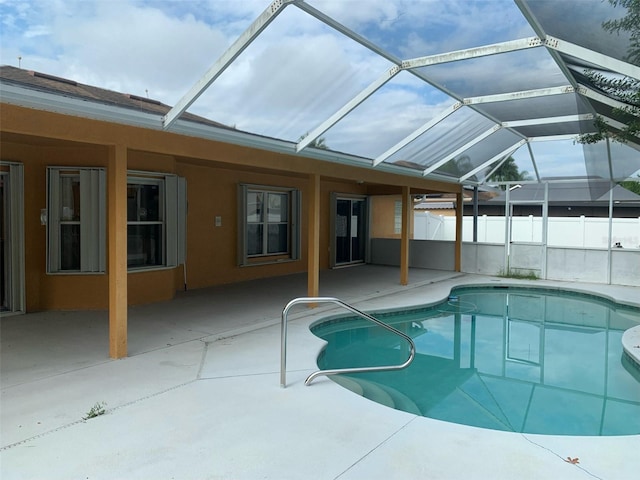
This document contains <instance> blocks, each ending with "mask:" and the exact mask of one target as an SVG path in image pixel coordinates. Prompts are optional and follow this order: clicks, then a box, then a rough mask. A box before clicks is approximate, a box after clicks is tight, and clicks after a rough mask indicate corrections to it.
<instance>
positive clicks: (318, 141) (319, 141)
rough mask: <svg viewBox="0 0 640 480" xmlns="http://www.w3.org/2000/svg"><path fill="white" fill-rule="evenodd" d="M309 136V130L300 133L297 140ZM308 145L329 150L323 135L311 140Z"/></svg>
mask: <svg viewBox="0 0 640 480" xmlns="http://www.w3.org/2000/svg"><path fill="white" fill-rule="evenodd" d="M308 136H309V132H307V133H305V134H304V135H302V136H301V137H300V138H299V139H298V141H299V142H300V141H302V140H303V139H305V138H306V137H308ZM309 146H310V147H314V148H321V149H322V150H329V145H327V142H326V141H325V138H324V137H318V138H316V139H315V140H313V141H312V142H311V143H310V144H309Z"/></svg>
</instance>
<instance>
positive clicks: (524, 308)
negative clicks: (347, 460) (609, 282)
mask: <svg viewBox="0 0 640 480" xmlns="http://www.w3.org/2000/svg"><path fill="white" fill-rule="evenodd" d="M374 316H375V317H376V318H378V319H380V320H382V321H384V322H386V323H388V324H390V325H392V326H393V327H395V328H396V329H398V330H400V331H402V332H404V333H405V334H407V335H409V336H411V337H412V339H413V341H414V343H415V345H416V358H415V360H414V361H413V363H412V364H411V365H410V366H409V367H408V368H406V369H404V370H400V371H396V372H369V373H359V374H350V375H348V376H347V375H333V376H331V377H330V378H332V379H333V380H334V381H336V382H337V383H339V384H341V385H343V386H345V387H347V388H349V389H351V390H353V391H354V392H356V393H358V394H360V395H363V396H365V397H367V398H370V399H372V400H374V401H377V402H379V403H383V404H385V405H388V406H390V407H393V408H397V409H399V410H405V411H408V412H410V413H415V414H419V415H423V416H426V417H431V418H435V419H439V420H444V421H449V422H454V423H461V424H465V425H472V426H476V427H483V428H490V429H494V430H504V431H513V432H523V433H540V434H555V435H596V436H599V435H631V434H640V371H638V367H637V365H635V364H633V363H632V362H630V361H629V360H628V358H627V357H626V355H625V354H623V352H622V346H621V337H622V334H623V332H624V331H625V330H626V329H628V328H631V327H633V326H636V325H638V324H640V309H637V308H632V307H629V306H624V305H620V304H616V303H614V302H611V301H609V300H607V299H605V298H602V297H598V296H594V295H586V294H581V293H572V292H567V291H560V290H554V289H539V288H520V287H508V288H506V287H498V288H496V287H464V288H458V289H454V290H452V292H451V295H450V297H449V298H448V299H447V300H445V301H444V302H442V303H440V304H437V305H430V306H425V307H421V308H415V309H411V310H405V311H399V312H384V313H376V314H374ZM312 331H313V333H314V334H315V335H317V336H318V337H320V338H323V339H324V340H326V341H327V345H326V346H325V348H324V349H323V351H322V352H321V353H320V355H319V357H318V366H319V367H320V368H321V369H333V368H346V367H359V366H378V365H390V364H397V363H401V362H403V361H404V360H405V359H406V357H407V351H408V348H409V347H408V345H406V343H407V342H406V341H403V340H402V339H400V338H399V337H397V336H395V335H393V334H391V333H389V332H387V331H386V330H384V329H382V328H380V327H377V326H375V325H373V324H371V323H368V322H365V321H363V320H360V319H357V318H355V317H344V318H334V319H330V320H325V321H321V322H319V323H316V324H315V325H313V326H312Z"/></svg>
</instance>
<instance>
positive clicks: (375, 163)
mask: <svg viewBox="0 0 640 480" xmlns="http://www.w3.org/2000/svg"><path fill="white" fill-rule="evenodd" d="M460 107H462V103H460V102H456V103H454V104H453V105H451V106H450V107H448V108H447V109H446V110H444V111H443V112H441V113H440V115H438V116H437V117H434V118H432V119H431V120H429V121H428V122H427V123H425V124H424V125H423V126H422V127H420V128H418V129H417V130H415V131H414V132H412V133H411V134H410V135H407V136H406V137H405V138H403V139H402V140H400V141H399V142H398V143H396V144H395V145H394V146H393V147H391V148H390V149H389V150H387V151H386V152H384V153H383V154H382V155H379V156H378V157H376V158H375V159H374V160H373V166H374V167H376V166H378V165H380V164H381V163H382V162H384V161H385V160H386V159H387V158H389V157H390V156H391V155H393V154H394V153H396V152H397V151H398V150H400V149H401V148H402V147H405V146H406V145H408V144H409V143H411V142H413V141H414V140H415V139H416V138H418V137H419V136H420V135H422V134H423V133H424V132H426V131H427V130H429V129H430V128H431V127H433V126H435V125H437V124H438V123H440V122H441V121H442V120H444V119H445V118H447V117H448V116H449V115H451V114H452V113H453V112H455V111H456V110H458V109H459V108H460Z"/></svg>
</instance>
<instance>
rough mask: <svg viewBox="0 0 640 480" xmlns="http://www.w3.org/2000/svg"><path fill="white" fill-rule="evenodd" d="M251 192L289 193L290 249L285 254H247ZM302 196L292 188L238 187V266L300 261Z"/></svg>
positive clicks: (244, 184) (267, 186)
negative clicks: (248, 195)
mask: <svg viewBox="0 0 640 480" xmlns="http://www.w3.org/2000/svg"><path fill="white" fill-rule="evenodd" d="M250 191H258V192H265V193H287V194H288V195H289V208H290V212H289V239H288V242H289V249H288V251H287V252H284V253H263V254H259V255H248V254H247V245H248V241H247V225H248V223H247V194H248V193H249V192H250ZM301 200H302V195H301V192H300V190H298V189H296V188H291V187H277V186H272V185H255V184H246V183H241V184H239V185H238V242H237V243H238V252H237V257H238V265H239V266H241V267H244V266H252V265H265V264H269V263H282V262H291V261H296V260H299V259H300V237H301V232H300V221H301V220H300V216H301V214H300V212H301Z"/></svg>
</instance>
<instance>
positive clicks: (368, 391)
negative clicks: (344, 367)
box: [332, 375, 421, 415]
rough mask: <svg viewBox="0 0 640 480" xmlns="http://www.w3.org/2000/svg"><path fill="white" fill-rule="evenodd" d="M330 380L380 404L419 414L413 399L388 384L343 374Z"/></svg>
mask: <svg viewBox="0 0 640 480" xmlns="http://www.w3.org/2000/svg"><path fill="white" fill-rule="evenodd" d="M332 380H334V381H335V382H336V383H338V384H339V385H342V386H343V387H344V388H347V389H349V390H351V391H352V392H354V393H357V394H358V395H361V396H363V397H365V398H368V399H369V400H372V401H374V402H376V403H379V404H381V405H385V406H387V407H391V408H395V409H396V410H402V411H404V412H409V413H413V414H415V415H421V412H420V409H419V408H418V406H417V405H416V404H415V403H414V402H413V400H411V399H410V398H409V397H407V396H406V395H405V394H403V393H401V392H399V391H398V390H396V389H394V388H391V387H389V386H386V385H382V384H379V383H377V382H372V381H369V380H363V379H361V378H357V379H356V378H353V377H347V376H344V375H334V376H333V377H332Z"/></svg>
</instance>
